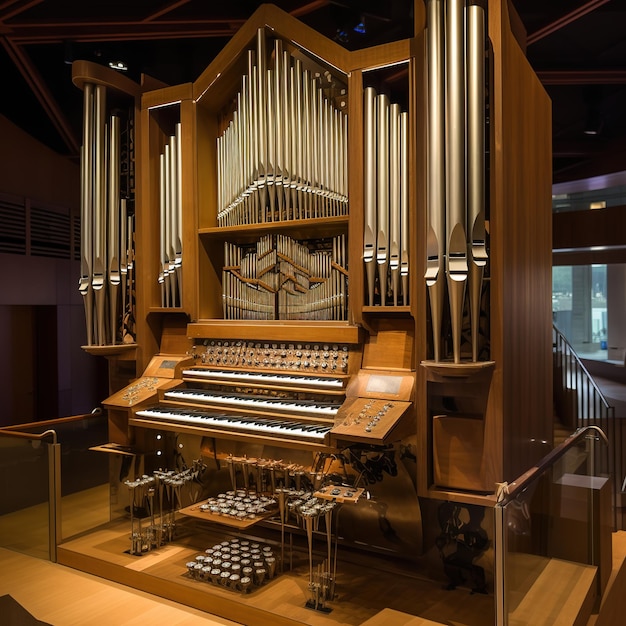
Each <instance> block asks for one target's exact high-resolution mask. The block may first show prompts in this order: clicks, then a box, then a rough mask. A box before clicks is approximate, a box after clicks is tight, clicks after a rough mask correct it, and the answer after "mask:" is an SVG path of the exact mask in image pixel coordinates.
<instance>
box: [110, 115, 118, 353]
mask: <svg viewBox="0 0 626 626" xmlns="http://www.w3.org/2000/svg"><path fill="white" fill-rule="evenodd" d="M119 172H120V118H119V117H118V116H117V115H112V116H111V117H110V118H109V181H108V185H109V191H108V207H109V209H108V228H109V236H108V268H109V276H108V278H109V320H110V321H109V343H111V344H114V343H116V337H117V328H118V304H119V302H118V299H119V286H120V282H121V275H120V178H119Z"/></svg>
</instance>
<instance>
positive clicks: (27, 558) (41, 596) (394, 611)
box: [0, 487, 626, 626]
mask: <svg viewBox="0 0 626 626" xmlns="http://www.w3.org/2000/svg"><path fill="white" fill-rule="evenodd" d="M103 488H104V487H103ZM102 495H103V494H102V493H101V490H100V488H97V489H96V490H94V491H93V492H92V493H87V494H85V493H84V492H83V493H82V494H81V496H80V499H76V500H75V501H73V500H72V498H70V499H69V500H65V499H64V505H65V506H64V510H65V512H66V516H65V517H66V520H65V523H64V526H65V527H66V533H68V534H69V535H71V536H72V537H73V534H72V532H73V531H75V532H79V533H80V532H82V530H83V529H82V526H85V527H86V528H91V527H92V524H93V523H95V524H96V525H97V524H98V522H99V521H100V519H101V518H102V517H103V516H106V513H107V511H106V507H105V509H102V508H101V507H100V508H99V507H98V503H102ZM105 495H106V492H105ZM85 497H86V498H87V499H86V500H85ZM86 502H91V504H90V505H88V506H85V503H86ZM69 513H72V515H69ZM76 513H81V514H80V515H76ZM33 516H34V518H35V519H37V518H40V517H41V512H40V511H39V510H38V509H37V507H35V508H33V510H30V511H26V512H24V511H22V512H20V514H19V515H18V514H16V515H14V516H13V515H9V516H2V517H0V545H2V546H7V545H9V546H10V547H9V549H7V548H6V547H0V596H1V595H5V594H9V595H11V596H12V597H13V598H14V599H15V600H16V601H17V602H19V603H20V604H21V605H22V606H23V607H24V608H25V609H26V610H27V611H29V612H30V613H31V614H32V615H33V616H34V617H35V618H36V619H38V620H41V621H43V622H46V623H48V624H51V625H53V626H66V625H67V626H71V625H76V626H78V625H80V626H83V625H88V626H89V625H93V626H101V625H107V626H108V625H109V624H110V625H111V626H113V625H115V626H125V625H130V626H135V625H136V626H139V625H140V624H141V625H143V624H150V625H152V626H170V625H174V626H176V625H179V624H180V625H186V624H190V625H193V624H205V625H208V626H212V625H213V624H231V625H235V624H250V625H251V626H258V624H259V622H258V621H254V620H251V619H250V612H249V611H250V607H253V608H254V609H255V610H256V609H257V607H258V609H260V610H261V611H265V612H266V613H268V614H275V615H277V616H278V617H277V618H276V619H277V620H278V621H270V622H264V624H265V623H267V624H270V625H271V626H274V625H275V624H277V623H279V622H281V618H282V617H283V616H284V617H286V618H288V619H290V620H292V622H291V623H298V624H309V625H311V626H335V625H341V626H357V625H363V624H366V623H367V624H368V626H369V625H370V624H371V625H372V626H408V625H409V624H410V625H411V626H422V625H426V624H429V625H430V624H455V626H491V625H492V624H493V623H494V618H493V597H491V596H483V595H481V594H474V595H470V594H469V593H468V591H467V589H458V590H455V591H452V592H450V591H445V590H443V589H442V587H441V585H440V584H437V583H433V582H432V581H424V580H420V579H417V578H410V577H408V578H407V577H404V576H401V575H398V573H399V571H400V570H401V569H402V568H401V567H398V571H397V572H395V573H394V572H393V571H380V572H377V573H376V575H375V576H373V577H372V576H371V572H368V571H366V568H363V567H360V568H359V567H358V566H356V565H354V564H352V565H351V564H350V563H347V564H342V565H341V568H340V571H339V573H338V577H337V581H338V600H337V601H336V602H333V603H332V605H333V611H332V613H330V614H322V613H319V612H316V611H311V610H310V609H306V608H305V606H304V604H305V600H306V596H307V592H306V588H307V585H306V583H307V568H306V567H303V566H302V564H299V565H298V563H297V562H296V566H295V567H294V569H293V571H292V572H286V573H285V574H284V575H283V576H281V577H280V578H279V579H277V580H275V581H273V582H272V583H270V584H269V585H267V588H265V587H264V588H262V589H261V590H259V592H255V593H253V594H251V595H250V596H247V597H246V598H245V599H244V600H243V602H241V603H240V604H239V605H238V606H237V604H238V603H239V602H240V599H241V598H235V599H234V601H233V602H231V594H232V592H229V591H227V590H221V589H216V590H215V591H217V596H218V597H219V596H220V594H221V595H222V596H223V597H227V600H226V601H227V602H231V605H235V608H234V609H232V610H230V612H226V613H225V612H220V611H213V610H211V606H212V605H210V603H209V604H208V605H206V606H203V604H202V602H200V603H198V604H196V605H193V603H192V604H191V606H195V607H196V608H191V606H189V605H185V604H178V603H176V602H174V601H171V600H166V599H164V598H161V597H159V595H158V594H159V591H158V589H159V587H160V586H161V585H162V584H163V583H161V582H157V583H155V582H154V581H155V580H156V579H157V578H159V577H161V578H163V579H165V580H166V581H173V582H174V584H175V585H176V586H178V587H179V588H180V589H182V593H183V594H189V593H190V590H191V595H192V596H193V595H195V596H196V597H197V596H198V594H200V595H202V594H203V593H205V592H204V590H205V589H206V585H208V584H207V583H200V582H198V581H193V580H191V579H188V577H186V576H185V575H184V571H185V568H184V563H185V561H186V560H187V559H188V557H189V554H191V553H194V552H196V551H197V550H199V547H200V544H202V542H203V541H204V542H206V541H207V539H206V538H200V539H199V542H198V541H196V539H195V538H190V539H189V540H185V541H182V542H178V545H177V546H176V547H175V550H174V551H172V550H170V552H172V553H174V552H176V553H175V554H174V556H173V558H169V557H168V558H167V559H166V561H167V562H166V561H164V560H160V559H154V558H151V557H140V558H141V559H142V560H143V561H144V562H143V563H142V564H141V568H140V569H141V570H142V571H145V572H146V573H147V574H148V575H149V576H151V577H152V583H151V584H152V585H153V587H154V588H153V589H149V591H151V592H152V593H146V592H145V591H139V590H137V589H133V588H132V587H131V586H127V585H122V584H119V583H118V582H112V581H110V580H106V579H105V578H106V572H105V573H103V574H101V575H99V576H93V575H91V574H88V573H85V572H81V571H80V567H78V568H77V567H67V566H64V565H60V564H57V563H51V562H50V561H48V560H46V558H47V557H46V555H45V550H44V549H43V547H44V544H45V541H44V538H43V537H41V540H42V543H41V545H39V546H37V545H34V544H31V545H29V547H30V548H31V549H32V550H33V551H34V553H40V554H42V555H43V556H42V557H41V558H37V557H34V556H31V555H25V554H23V548H24V545H22V544H19V543H18V542H17V541H16V542H14V545H13V546H11V540H10V539H11V537H12V536H15V537H18V536H20V535H21V534H22V533H20V532H18V531H24V530H25V529H26V530H30V531H31V532H32V533H33V534H32V537H37V536H38V535H37V532H35V531H36V527H37V524H36V523H33V522H32V521H30V522H29V518H30V519H31V520H32V519H33ZM31 526H32V528H31ZM105 526H108V524H105ZM103 532H104V534H103V535H102V536H100V537H98V536H95V537H91V539H90V538H89V537H90V536H91V535H92V533H89V534H86V535H84V536H82V537H81V536H78V537H75V538H73V539H71V540H70V541H69V542H67V541H66V542H64V544H63V545H64V546H65V548H64V549H66V550H70V551H71V550H72V549H73V547H74V548H75V549H76V555H77V557H76V558H77V559H78V560H80V559H81V558H82V557H81V555H82V554H83V553H89V552H92V553H93V554H95V555H96V556H97V553H98V552H101V553H106V552H111V553H112V554H113V555H114V556H113V560H114V561H115V560H117V561H119V562H118V563H114V565H115V566H116V567H118V568H119V567H121V568H123V569H124V570H126V571H128V570H131V571H135V570H136V569H137V566H133V565H132V564H131V565H130V566H129V565H128V564H126V563H125V559H126V560H128V557H129V555H127V554H126V555H125V545H126V544H125V543H124V542H125V541H126V542H127V534H128V533H127V532H126V531H123V530H122V531H121V532H120V531H119V530H115V529H114V528H113V529H109V530H104V531H103ZM35 543H36V542H35ZM202 545H203V544H202ZM164 552H167V550H165V551H164ZM625 554H626V533H623V532H621V533H615V534H614V561H615V562H614V568H615V571H614V577H613V578H615V575H617V573H619V577H618V578H617V579H616V580H615V585H614V586H615V587H616V589H615V590H614V591H615V593H613V594H610V595H611V596H612V597H611V598H608V601H607V606H606V610H603V611H602V612H601V615H600V616H594V617H593V618H592V619H591V620H590V622H589V626H591V625H592V624H593V625H594V626H618V625H620V626H621V624H622V623H623V622H622V616H623V601H622V599H623V597H624V596H625V595H626V568H624V567H622V565H623V562H624V556H625ZM92 556H93V555H92ZM152 561H154V562H152ZM565 578H566V579H570V577H569V576H568V577H565ZM115 580H122V579H117V578H116V579H115ZM124 582H125V581H124ZM618 583H619V584H618ZM612 584H613V583H610V585H609V587H611V586H612ZM206 595H207V596H210V595H213V596H215V595H216V594H215V593H214V592H213V591H208V590H207V592H206ZM235 596H239V594H235ZM170 597H171V596H170ZM174 599H177V598H174ZM605 600H607V599H606V598H605ZM543 603H544V602H543V601H542V602H541V603H540V604H543ZM603 605H604V602H603ZM207 607H208V608H207ZM385 607H387V608H385ZM522 608H523V607H522ZM557 608H558V607H557ZM385 611H386V612H385ZM544 612H545V611H543V612H542V614H543V613H544ZM215 613H219V614H220V615H223V616H224V617H216V616H215V615H214V614H215ZM561 613H562V611H559V614H561ZM602 614H604V615H602ZM226 617H227V618H230V621H229V619H226ZM2 618H3V616H2V615H0V624H2V625H3V626H5V624H6V622H4V621H3V619H2ZM407 620H408V621H407ZM429 620H432V621H429ZM281 623H282V622H281ZM520 623H524V622H523V621H522V622H520ZM541 623H542V624H543V623H546V624H547V623H549V622H541ZM555 623H556V622H555ZM559 623H561V622H559ZM576 623H578V622H576ZM6 626H18V625H14V624H10V623H9V624H6ZM19 626H21V625H19Z"/></svg>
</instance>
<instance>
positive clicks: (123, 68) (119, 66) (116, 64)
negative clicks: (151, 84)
mask: <svg viewBox="0 0 626 626" xmlns="http://www.w3.org/2000/svg"><path fill="white" fill-rule="evenodd" d="M109 67H110V68H111V69H113V70H118V71H120V72H127V71H128V65H126V63H124V61H109Z"/></svg>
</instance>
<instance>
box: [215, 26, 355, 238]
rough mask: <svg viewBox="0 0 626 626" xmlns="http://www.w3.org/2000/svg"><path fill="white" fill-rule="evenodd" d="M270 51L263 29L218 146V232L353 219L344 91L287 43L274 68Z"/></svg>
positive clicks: (278, 46)
mask: <svg viewBox="0 0 626 626" xmlns="http://www.w3.org/2000/svg"><path fill="white" fill-rule="evenodd" d="M266 45H267V44H266V38H265V29H259V30H258V33H257V50H256V54H255V52H254V51H253V50H249V51H248V73H247V74H245V75H244V76H243V79H242V86H241V91H240V92H239V93H238V94H237V101H236V106H235V110H234V111H233V113H232V119H231V120H230V122H229V124H228V126H227V128H226V129H225V131H224V132H223V134H222V135H221V136H220V137H218V140H217V156H218V158H217V163H218V171H217V184H218V189H217V197H218V218H217V219H218V225H219V226H236V225H241V224H256V223H264V222H275V221H284V220H298V219H309V218H327V217H334V216H340V215H347V213H348V168H347V150H348V124H347V116H346V115H345V113H344V112H343V111H342V110H341V107H342V106H344V107H345V105H346V101H345V89H341V88H340V87H338V86H337V85H336V84H335V79H334V78H333V77H332V75H331V74H330V73H329V72H325V73H324V74H323V75H322V72H320V73H317V72H315V73H314V72H313V71H312V70H309V69H304V68H303V63H302V61H301V60H300V59H299V58H296V57H293V56H292V55H291V54H290V53H289V51H287V50H283V49H282V42H281V41H280V40H276V41H275V42H274V47H273V55H272V56H271V58H270V63H269V64H268V63H267V51H266ZM268 65H270V67H268ZM336 92H337V93H336ZM327 94H328V96H327ZM342 97H343V100H341V98H342ZM337 98H339V99H340V102H339V108H337V107H336V106H335V103H334V102H335V100H336V99H337Z"/></svg>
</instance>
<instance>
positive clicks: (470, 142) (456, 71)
mask: <svg viewBox="0 0 626 626" xmlns="http://www.w3.org/2000/svg"><path fill="white" fill-rule="evenodd" d="M427 49H428V64H427V66H428V121H427V140H428V147H427V153H428V159H427V160H428V176H427V181H428V189H427V204H428V207H427V215H428V234H427V243H426V248H427V252H426V254H427V260H426V262H427V269H426V274H425V279H426V284H427V286H428V290H429V296H430V308H431V318H432V328H433V347H434V358H435V361H439V360H441V339H442V337H441V335H442V331H441V328H442V317H443V310H444V306H443V299H444V284H443V274H444V268H445V277H446V280H447V290H448V300H449V309H450V327H451V334H452V356H453V359H454V362H455V363H459V362H460V360H461V331H462V324H463V313H464V304H465V291H466V284H468V283H469V284H470V289H469V292H470V293H469V298H470V313H471V326H472V332H471V337H472V359H473V360H474V361H476V360H477V358H478V328H479V313H480V296H481V289H482V281H483V271H484V267H485V265H486V262H487V248H486V234H485V67H484V66H485V59H484V53H485V22H484V10H483V9H482V7H480V6H478V5H475V4H472V5H469V6H467V7H465V3H464V2H463V0H447V1H446V2H444V1H443V0H429V2H428V6H427Z"/></svg>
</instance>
